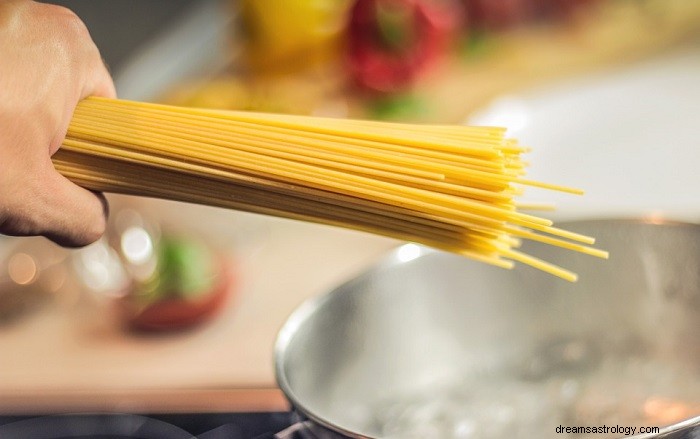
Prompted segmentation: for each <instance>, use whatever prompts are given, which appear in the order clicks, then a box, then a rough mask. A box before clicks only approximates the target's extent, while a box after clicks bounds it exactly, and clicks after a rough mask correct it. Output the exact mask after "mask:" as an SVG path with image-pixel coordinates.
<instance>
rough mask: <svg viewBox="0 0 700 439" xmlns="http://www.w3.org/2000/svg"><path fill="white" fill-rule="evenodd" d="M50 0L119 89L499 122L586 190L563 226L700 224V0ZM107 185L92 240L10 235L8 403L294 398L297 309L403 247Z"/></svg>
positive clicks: (212, 403)
mask: <svg viewBox="0 0 700 439" xmlns="http://www.w3.org/2000/svg"><path fill="white" fill-rule="evenodd" d="M52 3H58V4H62V5H64V6H67V7H69V8H71V9H73V10H74V11H75V12H76V13H77V14H78V15H79V16H80V17H81V18H82V19H83V20H84V21H85V23H86V24H87V26H88V28H89V30H90V32H91V34H92V36H93V39H94V40H95V42H96V43H97V45H98V47H99V48H100V50H101V52H102V55H103V57H104V59H105V62H106V63H107V65H108V66H109V67H110V69H111V71H112V73H113V75H114V78H115V82H116V85H117V92H118V94H119V96H120V97H121V98H125V99H134V100H146V101H154V102H163V103H168V104H174V105H184V106H198V107H209V108H223V109H238V110H251V111H270V112H281V113H294V114H313V115H319V116H327V117H355V118H370V119H379V120H397V121H411V122H432V123H449V124H460V123H474V124H498V125H505V126H507V127H508V128H509V129H510V132H511V134H512V135H514V136H516V137H518V138H520V139H521V141H523V142H522V143H526V144H528V145H530V146H532V147H533V148H534V151H533V153H532V157H531V162H532V163H533V169H532V174H531V175H532V176H533V178H539V179H544V180H547V181H551V182H555V183H562V184H568V185H572V186H579V187H582V188H584V189H587V190H588V191H589V193H588V195H587V196H586V197H584V198H579V199H572V198H570V197H568V198H563V197H562V199H555V200H554V201H556V203H557V205H558V206H559V207H560V211H559V212H558V213H554V214H553V215H552V216H553V217H555V218H568V217H577V218H578V217H582V216H585V217H592V216H614V215H622V216H625V215H658V216H667V217H671V218H673V219H681V220H688V221H697V220H699V219H700V194H699V193H698V190H700V180H699V177H698V175H697V172H696V171H695V169H693V166H694V164H695V163H697V161H698V160H699V159H700V144H699V143H698V139H700V136H698V134H700V132H699V131H698V127H697V114H700V113H699V112H698V111H700V108H698V102H700V80H699V79H698V78H700V2H697V1H689V0H502V1H494V0H294V1H293V0H274V1H273V0H239V1H224V0H201V1H184V0H170V1H164V0H161V1H156V0H128V1H127V0H122V1H119V2H114V1H106V0H93V1H90V2H85V1H77V0H75V1H61V2H58V1H56V2H52ZM528 195H529V194H528ZM539 196H540V194H538V193H537V192H533V194H532V197H533V201H549V199H547V200H542V199H540V198H538V197H539ZM109 198H110V202H111V206H112V216H111V218H110V227H109V231H108V233H107V235H106V236H105V238H104V239H103V240H102V241H100V242H98V243H96V244H94V245H92V246H90V247H88V248H85V249H81V250H67V249H62V248H58V247H56V246H54V245H53V244H50V243H49V242H47V241H46V240H44V239H40V238H36V239H35V238H31V239H29V238H25V239H18V238H13V239H11V238H6V237H0V352H2V354H0V412H2V413H51V412H56V411H70V410H120V411H124V412H185V413H196V412H212V411H220V412H235V411H246V412H249V411H283V410H286V409H287V403H286V401H285V400H284V398H283V396H282V395H281V393H280V392H279V391H278V389H277V387H276V384H275V380H274V376H273V364H272V355H273V342H274V338H275V336H276V333H277V331H278V329H279V328H280V326H281V325H282V323H283V322H284V320H285V318H286V317H287V316H288V315H289V313H290V312H291V311H292V310H293V309H294V308H295V307H296V306H298V305H299V304H300V303H301V302H302V301H303V300H304V299H306V298H308V297H312V296H315V295H318V294H322V293H323V292H325V291H327V290H329V289H330V288H332V287H333V286H335V285H337V284H338V283H339V282H341V281H343V280H345V279H347V278H349V277H351V276H352V275H354V274H356V273H358V272H360V271H361V270H362V269H364V268H366V267H368V266H370V265H371V264H372V263H374V262H376V261H377V260H378V259H379V258H381V256H382V255H384V254H386V252H387V251H388V250H389V249H391V248H393V247H395V246H397V245H399V244H400V243H398V242H396V241H393V240H390V239H387V238H381V237H376V236H371V235H367V234H362V233H358V232H351V231H346V230H340V229H335V228H331V227H325V226H318V225H312V224H305V223H299V222H295V221H289V220H279V219H274V218H268V217H263V216H259V215H252V214H244V213H240V212H231V211H224V210H221V209H214V208H208V207H201V206H192V205H185V204H179V203H173V202H165V201H160V200H150V199H137V198H130V197H123V196H114V195H110V196H109ZM550 199H551V198H550Z"/></svg>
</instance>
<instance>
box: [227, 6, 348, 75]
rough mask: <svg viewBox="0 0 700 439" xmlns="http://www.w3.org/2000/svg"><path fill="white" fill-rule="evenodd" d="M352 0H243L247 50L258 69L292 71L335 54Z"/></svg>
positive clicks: (251, 65)
mask: <svg viewBox="0 0 700 439" xmlns="http://www.w3.org/2000/svg"><path fill="white" fill-rule="evenodd" d="M349 4H350V1H349V0H241V1H240V14H241V19H242V24H243V27H244V29H245V44H246V45H245V52H246V55H247V61H248V62H249V65H250V67H251V68H252V69H253V70H255V71H258V72H288V71H291V70H294V69H297V68H300V67H307V66H308V64H309V63H311V62H314V61H319V60H323V59H324V58H328V57H329V56H332V55H333V53H334V52H337V50H338V43H339V40H340V38H341V36H342V32H343V30H344V29H345V26H346V12H347V9H348V7H349Z"/></svg>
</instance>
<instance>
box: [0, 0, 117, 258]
mask: <svg viewBox="0 0 700 439" xmlns="http://www.w3.org/2000/svg"><path fill="white" fill-rule="evenodd" d="M91 95H96V96H104V97H115V90H114V84H113V83H112V79H111V77H110V75H109V73H108V72H107V69H106V68H105V66H104V63H103V62H102V58H101V57H100V53H99V51H98V49H97V47H95V44H94V43H93V41H92V39H91V37H90V34H89V33H88V30H87V28H86V27H85V25H84V24H83V22H82V21H81V20H80V19H79V18H78V17H77V16H76V15H75V14H73V13H72V12H71V11H69V10H68V9H66V8H63V7H60V6H55V5H47V4H42V3H35V2H33V1H29V0H0V233H2V234H7V235H17V236H31V235H44V236H46V237H48V238H49V239H51V240H53V241H55V242H57V243H58V244H61V245H64V246H82V245H87V244H89V243H91V242H93V241H95V240H97V239H98V238H99V237H100V236H101V235H102V233H104V230H105V223H106V213H107V203H106V200H105V199H104V196H103V195H102V194H96V193H93V192H90V191H88V190H86V189H83V188H81V187H79V186H76V185H75V184H73V183H71V182H70V181H68V180H67V179H66V178H65V177H63V176H62V175H60V174H59V173H58V172H56V170H55V169H54V167H53V165H52V163H51V156H52V155H53V154H54V153H55V152H56V151H57V150H58V148H59V147H60V146H61V143H62V142H63V139H64V138H65V135H66V132H67V130H68V125H69V123H70V120H71V117H72V115H73V111H74V109H75V107H76V105H77V103H78V102H79V101H80V100H81V99H83V98H86V97H88V96H91Z"/></svg>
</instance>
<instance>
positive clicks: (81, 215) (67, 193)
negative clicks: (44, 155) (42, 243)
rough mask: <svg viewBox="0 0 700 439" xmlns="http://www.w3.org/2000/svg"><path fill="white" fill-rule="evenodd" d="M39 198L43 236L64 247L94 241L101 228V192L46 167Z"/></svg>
mask: <svg viewBox="0 0 700 439" xmlns="http://www.w3.org/2000/svg"><path fill="white" fill-rule="evenodd" d="M47 174H48V175H47V176H46V178H45V179H44V181H43V182H42V188H41V189H40V191H39V192H40V193H39V197H41V198H42V200H40V205H43V206H44V207H43V210H44V215H46V218H44V219H43V221H42V224H44V227H45V230H44V231H43V233H42V234H43V235H44V236H46V237H47V238H49V239H51V240H52V241H54V242H55V243H57V244H59V245H62V246H65V247H80V246H84V245H88V244H91V243H93V242H95V241H97V240H98V239H99V238H100V236H102V234H103V233H104V231H105V228H106V224H107V214H108V205H107V200H106V199H105V197H104V195H102V194H101V193H95V192H91V191H89V190H87V189H84V188H82V187H80V186H77V185H75V184H73V183H72V182H71V181H69V180H68V179H67V178H65V177H64V176H62V175H61V174H59V173H58V172H57V171H56V170H55V169H54V168H53V166H50V167H49V169H48V170H47Z"/></svg>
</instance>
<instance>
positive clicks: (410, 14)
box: [348, 0, 462, 93]
mask: <svg viewBox="0 0 700 439" xmlns="http://www.w3.org/2000/svg"><path fill="white" fill-rule="evenodd" d="M461 18H462V14H461V8H460V7H459V6H458V3H456V2H453V1H447V0H442V1H434V0H433V1H430V0H357V2H356V3H355V5H354V7H353V8H352V10H351V14H350V23H349V29H348V34H349V38H348V40H349V41H348V61H349V67H350V73H351V75H352V77H353V79H354V80H355V82H356V83H357V84H358V85H359V86H360V87H362V88H364V89H367V90H371V91H374V92H380V93H394V92H399V91H402V90H405V89H407V88H409V87H410V85H411V84H413V83H414V81H415V79H416V78H417V77H418V76H419V75H420V74H421V73H422V72H424V71H425V70H426V69H427V68H428V67H430V66H431V65H432V64H433V63H434V62H435V61H436V60H437V59H438V58H439V57H440V55H441V54H442V53H444V51H445V49H446V47H447V46H448V43H449V41H450V37H451V36H452V34H453V33H454V31H455V30H456V29H457V27H458V25H459V23H460V20H461Z"/></svg>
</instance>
